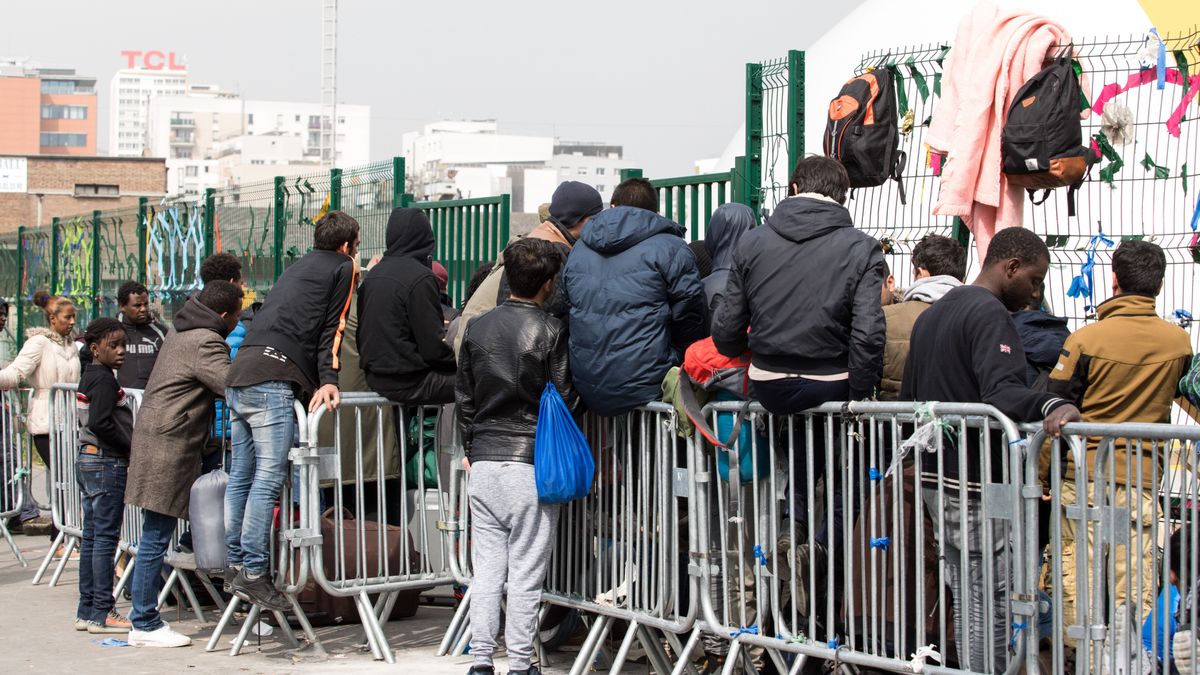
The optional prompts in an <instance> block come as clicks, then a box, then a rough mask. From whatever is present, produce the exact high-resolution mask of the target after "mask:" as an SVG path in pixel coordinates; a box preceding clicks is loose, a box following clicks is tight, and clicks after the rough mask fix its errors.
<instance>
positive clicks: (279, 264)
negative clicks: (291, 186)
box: [271, 176, 287, 281]
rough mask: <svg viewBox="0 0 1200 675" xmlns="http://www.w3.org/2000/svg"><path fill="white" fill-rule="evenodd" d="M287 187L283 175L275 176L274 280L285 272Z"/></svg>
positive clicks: (272, 253) (272, 254) (272, 256)
mask: <svg viewBox="0 0 1200 675" xmlns="http://www.w3.org/2000/svg"><path fill="white" fill-rule="evenodd" d="M286 191H287V188H286V187H284V184H283V176H276V177H275V238H274V239H275V247H274V250H273V251H272V252H271V258H272V260H273V261H274V263H275V265H274V273H275V276H274V280H275V281H278V280H279V277H280V276H281V275H282V274H283V243H284V237H285V235H286V234H287V215H286V214H284V212H283V209H284V207H285V205H286V203H287V192H286Z"/></svg>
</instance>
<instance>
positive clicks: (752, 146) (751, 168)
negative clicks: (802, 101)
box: [743, 63, 763, 221]
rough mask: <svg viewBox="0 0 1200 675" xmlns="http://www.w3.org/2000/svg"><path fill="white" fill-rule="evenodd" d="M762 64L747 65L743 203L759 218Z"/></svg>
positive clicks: (760, 202) (760, 200) (760, 193)
mask: <svg viewBox="0 0 1200 675" xmlns="http://www.w3.org/2000/svg"><path fill="white" fill-rule="evenodd" d="M762 128H763V93H762V64H758V63H747V64H746V172H745V180H746V192H745V194H744V195H743V196H744V197H745V198H746V201H745V202H743V203H744V204H745V205H746V206H749V207H750V210H751V211H753V212H754V219H755V221H757V220H758V218H759V213H758V211H759V207H760V206H761V205H762V189H761V188H762Z"/></svg>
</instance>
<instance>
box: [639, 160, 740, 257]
mask: <svg viewBox="0 0 1200 675" xmlns="http://www.w3.org/2000/svg"><path fill="white" fill-rule="evenodd" d="M742 159H743V158H741V157H738V158H737V166H739V167H740V166H741V165H742ZM641 177H642V171H641V169H623V170H622V171H621V180H622V181H624V180H628V179H630V178H641ZM650 184H651V185H653V186H654V187H655V188H656V189H657V191H658V212H659V213H661V214H662V215H663V216H665V217H666V218H670V219H671V220H674V221H675V222H677V223H679V224H680V225H683V227H684V230H685V232H684V238H686V239H687V240H688V241H697V240H700V239H703V238H704V235H705V233H706V232H707V231H708V221H709V220H710V219H711V218H712V214H713V211H716V210H717V207H718V206H720V205H722V204H724V203H726V202H730V201H732V202H739V203H743V204H744V203H746V202H745V193H744V192H743V191H742V189H741V188H742V186H743V185H744V181H743V180H740V174H739V172H738V170H737V169H736V168H735V169H733V170H731V171H725V172H722V173H703V174H695V175H692V176H679V177H676V178H656V179H651V180H650Z"/></svg>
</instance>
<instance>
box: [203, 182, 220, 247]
mask: <svg viewBox="0 0 1200 675" xmlns="http://www.w3.org/2000/svg"><path fill="white" fill-rule="evenodd" d="M216 252H217V189H216V188H204V257H205V258H207V257H209V256H210V255H212V254H214V253H216Z"/></svg>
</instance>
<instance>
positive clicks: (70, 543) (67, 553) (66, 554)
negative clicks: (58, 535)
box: [50, 535, 79, 586]
mask: <svg viewBox="0 0 1200 675" xmlns="http://www.w3.org/2000/svg"><path fill="white" fill-rule="evenodd" d="M78 544H79V538H78V537H76V536H74V535H72V536H70V537H67V542H66V545H65V546H63V556H62V560H59V561H58V567H56V568H54V576H52V577H50V585H51V586H57V585H58V578H59V577H61V576H62V573H63V570H65V569H66V568H67V562H68V561H69V560H70V559H71V553H72V552H74V551H75V546H76V545H78Z"/></svg>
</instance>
